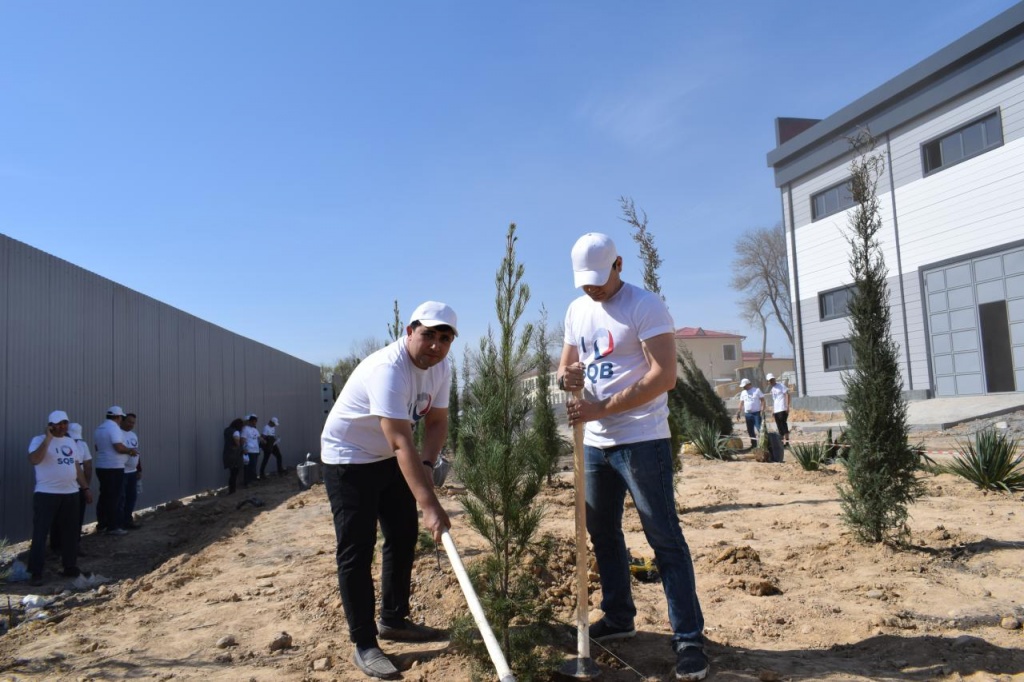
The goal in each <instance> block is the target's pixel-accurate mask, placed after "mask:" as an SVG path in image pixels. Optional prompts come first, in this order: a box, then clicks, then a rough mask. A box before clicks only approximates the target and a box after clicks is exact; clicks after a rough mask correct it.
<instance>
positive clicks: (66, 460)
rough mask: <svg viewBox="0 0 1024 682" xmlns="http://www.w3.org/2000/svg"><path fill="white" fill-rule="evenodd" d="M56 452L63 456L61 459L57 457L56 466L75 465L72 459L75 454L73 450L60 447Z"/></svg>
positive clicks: (67, 447) (64, 446) (65, 446)
mask: <svg viewBox="0 0 1024 682" xmlns="http://www.w3.org/2000/svg"><path fill="white" fill-rule="evenodd" d="M57 450H58V451H59V452H60V454H61V455H63V457H61V456H58V457H57V464H74V463H75V458H74V457H72V455H74V454H75V450H74V448H72V447H69V446H67V445H61V446H60V447H59V448H57Z"/></svg>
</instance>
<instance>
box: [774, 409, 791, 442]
mask: <svg viewBox="0 0 1024 682" xmlns="http://www.w3.org/2000/svg"><path fill="white" fill-rule="evenodd" d="M788 420H789V410H784V411H782V412H776V413H775V426H776V427H777V428H778V429H779V435H780V436H781V437H782V440H784V441H786V442H787V443H788V442H789V424H788V423H787V422H788Z"/></svg>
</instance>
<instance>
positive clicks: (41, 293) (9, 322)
mask: <svg viewBox="0 0 1024 682" xmlns="http://www.w3.org/2000/svg"><path fill="white" fill-rule="evenodd" d="M321 402H322V400H321V396H320V372H319V368H318V367H317V366H316V365H313V364H310V363H308V362H305V361H302V360H299V359H298V358H295V357H292V356H290V355H287V354H285V353H282V352H280V351H277V350H274V349H272V348H269V347H267V346H265V345H263V344H260V343H257V342H256V341H253V340H251V339H247V338H244V337H242V336H239V335H238V334H234V333H232V332H229V331H227V330H225V329H222V328H220V327H217V326H215V325H213V324H211V323H209V322H206V321H204V320H200V319H198V318H196V317H195V316H193V315H189V314H187V313H184V312H182V311H180V310H177V309H176V308H172V307H171V306H168V305H166V304H164V303H161V302H159V301H156V300H154V299H152V298H149V297H148V296H144V295H143V294H140V293H138V292H136V291H133V290H131V289H127V288H125V287H123V286H121V285H119V284H116V283H115V282H112V281H110V280H108V279H105V278H103V277H100V276H98V275H95V274H93V273H91V272H88V271H86V270H83V269H82V268H80V267H78V266H75V265H72V264H71V263H68V262H66V261H63V260H61V259H59V258H55V257H54V256H51V255H49V254H47V253H44V252H42V251H39V250H37V249H34V248H32V247H30V246H28V245H26V244H23V243H21V242H18V241H15V240H13V239H10V238H9V237H6V236H4V235H2V234H0V448H2V451H0V455H2V462H0V538H3V537H6V538H7V539H8V540H10V541H12V542H13V541H18V540H22V539H25V538H27V537H29V536H30V534H31V529H32V488H33V485H34V472H33V468H32V465H31V464H30V463H29V461H28V444H29V441H30V440H31V439H32V437H33V436H35V435H38V434H41V433H42V432H43V429H44V428H45V427H46V417H47V415H48V414H49V412H50V411H51V410H55V409H61V410H65V411H66V412H67V413H68V415H69V416H70V418H71V421H75V422H79V423H80V424H82V427H83V435H84V437H85V439H86V440H87V441H88V442H89V444H90V446H92V443H93V437H92V434H93V431H94V429H95V428H96V426H97V425H99V423H100V422H101V421H102V420H103V419H104V414H105V412H106V409H107V408H108V407H109V406H111V405H120V406H121V407H123V408H124V409H125V410H126V411H129V412H135V413H136V414H138V424H137V426H136V428H135V431H136V433H137V434H138V435H139V451H140V452H141V453H142V457H143V468H144V480H145V483H144V486H143V488H144V490H143V494H142V496H141V497H140V499H139V503H138V506H139V507H140V508H142V507H147V506H151V505H154V504H158V503H160V502H165V501H167V500H170V499H175V498H179V497H183V496H186V495H190V494H194V493H196V492H200V491H202V490H206V489H209V488H212V487H219V486H222V485H225V484H226V472H224V470H223V469H222V466H221V448H222V442H223V440H222V433H223V430H224V428H225V427H226V426H227V425H228V423H230V421H231V420H232V419H234V418H235V417H240V416H243V415H244V413H246V412H250V411H252V412H256V413H257V414H258V415H259V417H260V423H259V426H260V429H261V430H262V427H263V426H264V425H265V424H266V421H267V420H268V419H269V418H270V417H272V416H276V417H278V418H279V419H280V420H281V426H280V428H279V429H278V432H279V434H280V435H281V437H282V439H283V442H282V447H281V449H282V452H283V453H284V456H285V464H286V465H287V466H289V467H294V466H295V465H296V464H297V463H299V461H300V459H304V458H305V454H306V452H313V453H314V454H316V453H318V452H319V435H320V430H321V428H322V426H323V414H322V406H321ZM273 466H274V465H273V463H271V465H270V468H271V469H272V468H273ZM96 488H97V482H96V481H95V479H94V481H93V489H94V490H96ZM94 507H95V505H92V506H90V508H89V512H88V516H87V519H88V520H92V519H93V518H94V514H93V510H94Z"/></svg>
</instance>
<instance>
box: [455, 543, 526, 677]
mask: <svg viewBox="0 0 1024 682" xmlns="http://www.w3.org/2000/svg"><path fill="white" fill-rule="evenodd" d="M441 542H442V544H444V550H445V551H446V552H447V553H448V560H449V561H450V562H451V563H452V568H453V569H455V577H457V578H458V579H459V586H460V587H461V588H462V593H463V594H464V595H466V603H467V604H469V611H470V613H472V614H473V620H475V621H476V626H477V627H478V628H479V629H480V634H481V636H483V638H484V644H485V645H486V646H487V653H488V654H490V655H491V662H492V663H494V668H495V670H497V671H498V680H500V682H515V679H516V678H515V677H513V676H512V671H511V670H510V669H509V667H508V663H506V662H505V654H503V653H501V647H500V646H498V640H497V638H495V636H494V632H493V631H492V630H491V626H490V625H489V624H488V623H487V616H485V615H484V609H483V606H481V605H480V600H479V599H478V598H477V596H476V590H474V589H473V583H472V582H471V581H470V579H469V574H468V573H466V567H465V566H463V565H462V559H461V558H460V557H459V551H458V550H457V549H456V548H455V541H454V540H452V536H451V535H450V534H449V533H448V531H443V532H442V533H441Z"/></svg>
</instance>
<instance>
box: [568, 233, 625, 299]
mask: <svg viewBox="0 0 1024 682" xmlns="http://www.w3.org/2000/svg"><path fill="white" fill-rule="evenodd" d="M618 257H619V254H618V252H617V251H616V250H615V242H613V241H612V238H611V237H609V236H608V235H606V234H601V233H600V232H588V233H587V234H585V235H583V236H582V237H580V238H579V239H577V240H576V244H575V245H573V247H572V271H573V283H574V284H575V286H576V288H577V289H579V288H580V287H585V286H594V287H599V286H603V285H604V284H605V283H606V282H607V281H608V278H609V277H611V274H612V265H614V264H615V259H616V258H618Z"/></svg>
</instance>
